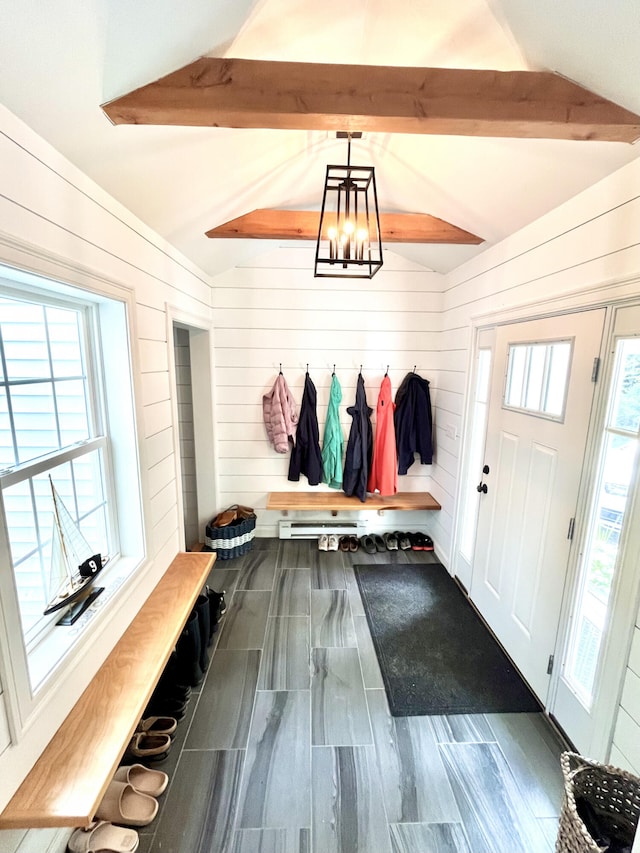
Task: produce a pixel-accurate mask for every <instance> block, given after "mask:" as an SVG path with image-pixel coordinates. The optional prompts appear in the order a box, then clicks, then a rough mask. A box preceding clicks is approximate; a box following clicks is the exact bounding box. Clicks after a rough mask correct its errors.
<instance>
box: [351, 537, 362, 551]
mask: <svg viewBox="0 0 640 853" xmlns="http://www.w3.org/2000/svg"><path fill="white" fill-rule="evenodd" d="M359 547H360V543H359V542H358V537H357V536H350V537H349V550H350V551H352V552H353V553H354V554H355V552H356V551H357V550H358V548H359Z"/></svg>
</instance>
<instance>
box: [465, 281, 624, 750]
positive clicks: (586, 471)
mask: <svg viewBox="0 0 640 853" xmlns="http://www.w3.org/2000/svg"><path fill="white" fill-rule="evenodd" d="M608 284H609V287H610V288H611V292H610V294H609V298H608V299H604V298H603V296H602V290H601V289H600V287H598V288H597V289H594V290H593V291H590V292H588V293H584V292H580V291H576V292H574V293H571V294H565V295H563V296H560V297H558V298H557V299H555V300H549V301H548V302H547V306H548V310H544V311H541V310H540V305H539V303H525V304H522V305H519V306H517V307H514V308H513V309H502V310H500V311H495V312H487V313H484V314H478V315H474V316H472V317H471V335H470V337H471V346H470V347H469V353H468V361H467V382H466V387H465V401H464V409H463V417H462V435H463V436H466V435H467V431H468V429H469V427H470V423H471V415H472V411H471V400H472V395H473V388H474V383H475V381H476V365H477V351H478V338H479V333H480V332H481V331H482V330H484V329H490V328H494V327H497V326H504V325H509V324H512V323H518V322H528V321H529V320H540V319H545V318H548V317H556V316H560V315H563V314H574V313H578V312H581V311H587V310H592V309H594V308H604V309H605V311H606V313H605V319H604V329H603V338H602V340H603V348H602V350H601V365H600V375H599V381H598V387H597V388H596V389H595V398H594V407H593V410H592V412H593V414H592V417H591V422H590V424H589V429H588V433H587V442H586V446H585V457H584V459H585V464H584V468H583V476H582V477H581V480H580V486H579V490H578V500H577V506H576V513H577V517H580V518H582V519H584V518H585V515H586V508H587V506H588V501H589V498H590V490H591V488H592V487H593V478H594V476H595V472H594V465H595V461H596V454H597V452H598V446H599V427H601V425H602V419H603V417H604V410H605V408H606V403H607V400H606V393H605V390H606V388H607V381H605V378H608V376H609V375H610V370H611V366H610V365H611V357H610V350H611V346H612V335H613V327H614V321H615V314H616V312H617V310H618V309H619V308H623V307H626V306H629V305H636V304H638V302H639V300H638V295H637V286H638V279H637V278H634V279H632V280H628V281H624V282H620V281H615V282H610V283H608ZM629 285H632V286H635V288H636V292H635V293H631V294H630V293H629V290H630V288H629ZM617 287H620V289H621V290H622V291H623V293H621V294H620V295H618V294H617V293H615V291H614V288H617ZM624 291H626V293H625V292H624ZM494 365H495V361H493V362H492V370H493V367H494ZM603 389H605V390H603ZM485 429H486V427H485ZM485 442H486V433H485ZM468 467H469V443H468V442H467V441H466V440H465V439H464V438H463V443H462V447H461V453H460V461H459V466H458V483H457V488H456V503H455V506H456V511H455V516H454V526H453V540H452V551H451V554H452V558H453V559H452V562H453V565H454V566H455V564H456V558H457V554H458V550H459V547H460V537H461V519H460V518H459V516H458V508H459V507H460V506H461V501H462V489H463V488H464V487H465V485H466V482H467V479H468V476H469V471H468ZM635 503H636V510H637V509H638V505H639V504H640V499H639V500H637V501H636V502H635ZM583 533H584V531H583V530H579V529H576V531H575V533H574V537H573V540H572V542H571V547H570V550H569V556H568V561H567V573H566V578H565V584H564V592H563V595H562V602H561V608H560V616H559V623H558V632H557V639H556V650H555V656H556V657H555V659H556V660H560V659H561V657H559V655H560V656H561V654H562V651H563V649H564V644H565V643H566V637H567V636H568V631H569V627H570V626H569V618H570V615H571V609H572V604H573V600H572V595H573V591H574V590H575V585H576V582H577V578H576V575H577V571H578V556H579V547H580V541H581V534H583ZM629 559H630V557H629V552H627V553H626V554H625V557H624V558H623V562H622V567H621V572H620V573H621V574H622V573H623V571H624V568H625V566H626V565H627V562H628V560H629ZM629 573H630V570H629V569H627V572H626V574H629ZM634 580H635V584H634V590H633V591H631V590H630V592H632V593H633V594H631V595H629V597H628V599H627V600H626V611H627V614H626V618H625V615H623V614H618V613H617V612H616V629H617V632H618V633H620V634H623V633H624V632H626V639H627V642H626V653H625V654H623V655H619V658H618V659H617V661H616V664H617V665H615V666H611V667H610V669H609V670H608V671H607V679H606V680H607V687H608V689H607V690H606V695H605V690H604V684H600V685H599V693H602V694H603V695H602V697H599V701H600V703H601V707H600V708H599V712H598V713H599V716H601V719H606V720H607V724H606V725H603V726H602V727H601V731H600V736H599V739H598V744H597V745H595V744H594V746H597V750H596V749H594V753H593V757H594V758H595V759H596V760H601V761H606V760H608V757H609V752H610V750H611V744H612V742H613V729H614V724H615V719H616V715H617V711H618V707H619V705H620V699H621V695H622V689H623V685H624V673H625V670H626V666H627V660H628V654H629V649H630V645H631V640H632V637H633V627H634V625H635V621H636V616H637V614H638V608H639V606H640V571H638V572H636V573H635V576H634ZM614 606H615V603H614ZM607 645H608V648H609V649H610V643H609V640H607ZM607 650H608V649H605V650H604V651H603V654H606V653H607ZM506 651H507V653H508V649H507V650H506ZM559 678H560V667H559V666H555V667H554V671H553V673H552V676H551V681H550V685H549V691H548V698H547V708H545V711H546V712H547V713H549V711H548V708H549V707H551V706H552V704H553V700H554V697H555V693H556V690H557V683H558V679H559Z"/></svg>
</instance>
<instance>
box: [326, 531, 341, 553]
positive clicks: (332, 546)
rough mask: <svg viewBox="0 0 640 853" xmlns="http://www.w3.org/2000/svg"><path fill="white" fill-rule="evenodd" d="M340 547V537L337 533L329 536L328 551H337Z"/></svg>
mask: <svg viewBox="0 0 640 853" xmlns="http://www.w3.org/2000/svg"><path fill="white" fill-rule="evenodd" d="M339 547H340V542H339V540H338V537H337V536H336V535H335V533H332V534H331V535H330V536H329V545H328V549H329V551H337V550H338V548H339Z"/></svg>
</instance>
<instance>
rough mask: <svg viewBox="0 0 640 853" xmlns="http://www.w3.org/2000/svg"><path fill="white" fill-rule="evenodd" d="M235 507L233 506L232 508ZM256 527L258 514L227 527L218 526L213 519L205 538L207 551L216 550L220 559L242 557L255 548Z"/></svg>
mask: <svg viewBox="0 0 640 853" xmlns="http://www.w3.org/2000/svg"><path fill="white" fill-rule="evenodd" d="M232 508H233V507H231V509H232ZM255 528H256V514H255V513H252V515H250V516H249V517H248V518H242V519H238V521H235V522H233V523H232V524H227V525H226V526H225V527H216V526H215V525H214V522H213V521H211V522H210V523H209V524H207V528H206V536H205V540H204V549H205V551H215V552H216V554H217V555H218V559H220V560H231V559H232V558H233V557H241V556H242V555H243V554H246V553H247V552H248V551H250V550H251V549H252V548H253V537H254V534H255Z"/></svg>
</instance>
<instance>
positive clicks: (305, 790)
mask: <svg viewBox="0 0 640 853" xmlns="http://www.w3.org/2000/svg"><path fill="white" fill-rule="evenodd" d="M433 559H434V558H433V556H432V555H431V554H427V553H425V552H392V553H389V554H388V553H382V554H375V555H372V556H368V555H367V554H365V553H364V552H362V551H359V552H357V553H355V554H343V553H325V552H319V551H318V550H317V549H316V543H315V542H307V541H304V542H286V541H278V540H277V539H261V540H255V542H254V547H253V550H252V551H251V552H250V553H249V554H246V555H245V556H244V557H240V558H237V559H236V560H229V561H218V562H217V563H216V565H215V566H214V568H213V570H212V573H211V577H210V583H211V585H212V586H213V587H215V588H217V589H220V588H224V589H226V591H227V605H228V609H227V614H226V616H225V617H224V619H223V621H222V623H221V629H220V631H219V633H218V634H216V645H215V647H214V650H213V652H212V659H211V664H210V666H209V670H208V672H207V675H206V678H205V680H204V682H203V683H202V685H200V687H199V688H198V690H197V691H194V694H193V696H192V699H191V702H190V704H189V710H188V713H187V716H186V718H185V720H184V721H183V722H182V723H181V724H180V726H179V728H178V735H177V737H176V740H175V742H174V746H173V749H172V751H171V754H170V755H169V758H168V759H167V761H166V762H165V763H164V766H163V769H165V770H166V771H167V772H168V773H169V775H170V777H171V781H170V785H169V788H168V790H167V792H166V793H165V794H164V795H163V797H162V798H161V802H160V811H159V814H158V816H157V817H156V819H155V820H154V822H153V823H152V824H150V825H149V826H147V827H144V828H142V829H141V830H140V848H139V849H140V851H141V853H161V851H162V853H485V852H486V853H552V851H553V848H554V839H555V833H556V828H557V820H558V815H559V813H560V806H561V800H562V777H561V773H560V765H559V756H560V753H561V751H562V749H563V746H562V744H561V743H560V741H559V740H558V739H557V737H556V736H555V733H554V732H553V730H552V728H551V727H550V726H549V724H548V722H547V720H546V719H545V717H544V716H543V715H542V714H491V715H488V714H487V715H476V716H451V717H405V718H401V717H392V716H391V715H390V714H389V709H388V705H387V700H386V696H385V692H384V688H383V683H382V679H381V676H380V670H379V668H378V662H377V660H376V656H375V652H374V649H373V644H372V641H371V636H370V634H369V629H368V625H367V621H366V617H365V616H364V611H363V609H362V602H361V600H360V594H359V591H358V587H357V584H356V582H355V576H354V573H353V568H352V567H353V564H354V563H359V562H360V563H364V562H379V563H383V562H397V563H398V564H399V567H398V568H399V571H401V570H402V569H401V564H402V563H406V562H416V561H417V562H432V561H433Z"/></svg>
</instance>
